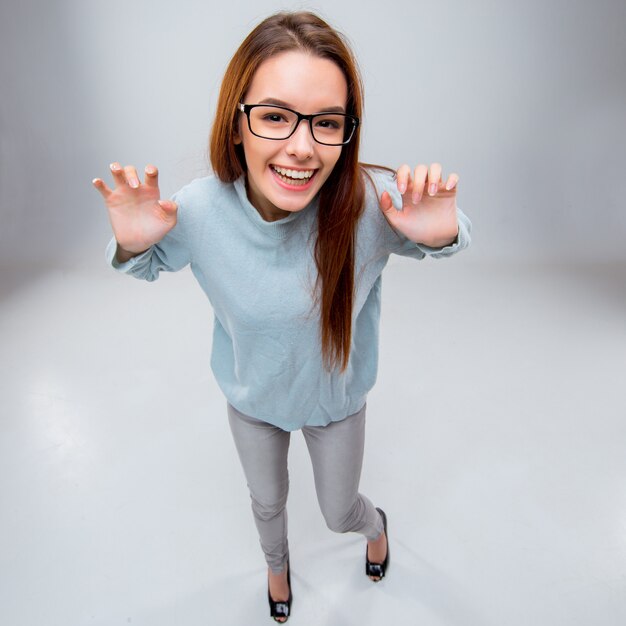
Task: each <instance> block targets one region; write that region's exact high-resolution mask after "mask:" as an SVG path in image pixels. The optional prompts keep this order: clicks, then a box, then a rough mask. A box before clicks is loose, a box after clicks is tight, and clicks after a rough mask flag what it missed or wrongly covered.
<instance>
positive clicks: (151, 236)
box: [92, 163, 178, 255]
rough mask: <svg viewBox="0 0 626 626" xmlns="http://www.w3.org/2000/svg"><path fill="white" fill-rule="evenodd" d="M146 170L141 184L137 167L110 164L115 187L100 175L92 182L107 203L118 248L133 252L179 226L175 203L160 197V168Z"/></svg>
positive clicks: (154, 241)
mask: <svg viewBox="0 0 626 626" xmlns="http://www.w3.org/2000/svg"><path fill="white" fill-rule="evenodd" d="M145 171H146V180H145V182H144V183H143V184H142V183H141V181H140V180H139V177H138V176H137V171H136V170H135V168H134V166H132V165H127V166H126V167H124V168H122V167H121V166H120V164H119V163H111V173H112V174H113V180H114V182H115V189H109V187H107V185H106V184H105V182H104V181H103V180H102V179H100V178H94V179H93V181H92V182H93V185H94V187H95V188H96V189H97V190H98V191H99V192H100V194H101V195H102V197H103V198H104V202H105V203H106V206H107V210H108V212H109V219H110V220H111V226H112V227H113V234H114V235H115V239H116V240H117V243H118V247H119V248H121V249H122V250H123V251H125V252H128V253H131V254H132V255H137V254H140V253H141V252H144V251H145V250H147V249H148V248H149V247H150V246H151V245H153V244H155V243H157V242H159V241H161V239H163V237H165V235H166V234H167V233H168V232H169V231H170V230H171V229H172V228H174V226H175V225H176V212H177V210H178V207H177V206H176V203H175V202H172V201H171V200H160V199H159V195H160V194H159V184H158V171H157V168H156V167H155V166H153V165H147V166H146V170H145Z"/></svg>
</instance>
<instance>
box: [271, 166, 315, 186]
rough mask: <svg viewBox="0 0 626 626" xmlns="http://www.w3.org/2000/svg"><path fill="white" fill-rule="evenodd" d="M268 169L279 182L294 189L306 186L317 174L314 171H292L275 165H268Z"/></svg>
mask: <svg viewBox="0 0 626 626" xmlns="http://www.w3.org/2000/svg"><path fill="white" fill-rule="evenodd" d="M270 167H271V168H272V171H273V172H274V174H276V176H278V178H279V179H280V180H282V181H283V182H284V183H286V184H287V185H293V186H294V187H302V186H304V185H306V184H308V183H309V182H310V181H311V179H312V178H313V176H315V174H316V172H317V170H316V169H311V170H292V169H288V168H285V167H278V166H277V165H270Z"/></svg>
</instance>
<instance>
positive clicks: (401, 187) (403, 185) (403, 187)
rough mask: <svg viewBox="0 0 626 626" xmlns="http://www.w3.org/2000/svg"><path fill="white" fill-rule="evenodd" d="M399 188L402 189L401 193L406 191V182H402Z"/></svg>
mask: <svg viewBox="0 0 626 626" xmlns="http://www.w3.org/2000/svg"><path fill="white" fill-rule="evenodd" d="M398 189H400V193H404V192H405V191H406V184H405V183H400V185H399V187H398Z"/></svg>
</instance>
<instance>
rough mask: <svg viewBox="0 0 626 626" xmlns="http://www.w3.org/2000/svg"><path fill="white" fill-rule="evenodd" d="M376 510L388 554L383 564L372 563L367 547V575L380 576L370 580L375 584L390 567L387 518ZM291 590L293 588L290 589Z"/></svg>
mask: <svg viewBox="0 0 626 626" xmlns="http://www.w3.org/2000/svg"><path fill="white" fill-rule="evenodd" d="M376 510H377V511H378V512H379V513H380V516H381V517H382V518H383V529H384V532H385V537H386V539H387V554H386V555H385V560H384V561H383V562H382V563H370V561H369V560H368V558H367V546H365V573H366V575H367V576H368V577H369V576H378V580H375V579H373V578H370V580H371V581H372V582H374V583H377V582H380V581H381V580H382V579H383V578H384V577H385V571H386V570H387V568H388V566H389V535H388V534H387V516H386V515H385V512H384V511H383V510H382V509H379V508H378V507H376ZM290 588H291V587H290Z"/></svg>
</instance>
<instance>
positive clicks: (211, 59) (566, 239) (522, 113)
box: [0, 0, 626, 276]
mask: <svg viewBox="0 0 626 626" xmlns="http://www.w3.org/2000/svg"><path fill="white" fill-rule="evenodd" d="M281 8H290V9H291V8H310V9H313V10H316V11H318V12H319V13H320V14H321V15H322V16H323V17H325V18H326V19H327V20H329V21H330V22H331V23H332V24H333V25H335V26H336V27H337V28H339V29H340V30H342V31H343V32H345V33H346V34H347V35H348V37H349V39H350V40H351V42H352V43H353V46H354V49H355V51H356V53H357V56H358V58H359V61H360V64H361V68H362V71H363V75H364V78H365V85H366V115H365V120H364V144H363V146H364V148H363V152H362V158H363V160H365V161H369V162H377V163H385V164H387V165H390V166H398V165H400V164H401V163H403V162H409V163H410V164H412V165H415V164H417V163H431V162H433V161H439V162H441V163H442V164H443V166H444V176H445V175H447V173H449V172H451V171H456V172H458V173H459V175H460V183H459V197H458V198H459V199H458V203H459V206H461V207H462V208H463V209H464V210H465V211H466V212H467V213H468V214H469V215H470V217H471V218H472V220H473V222H474V226H475V237H474V245H473V247H472V249H471V250H470V251H469V252H468V253H467V254H468V256H469V255H470V254H471V255H472V258H474V259H476V260H481V261H491V260H493V261H517V260H521V259H526V258H531V259H533V260H537V259H539V260H557V259H561V260H563V261H564V262H569V261H573V260H582V261H594V260H626V246H624V244H623V242H624V239H625V236H626V209H625V207H624V202H623V200H624V197H625V195H626V194H625V193H624V192H625V191H626V176H624V172H625V171H626V158H625V156H624V152H625V150H624V146H625V145H626V67H625V66H626V61H625V60H626V40H625V38H624V37H623V33H624V30H625V27H626V3H625V2H623V0H601V1H600V2H596V3H593V4H592V3H588V2H580V1H575V2H572V1H569V2H567V1H565V0H558V1H552V2H548V3H547V4H545V3H544V2H542V1H539V0H530V1H529V2H525V3H520V2H517V1H510V2H496V1H492V2H486V1H482V2H472V3H469V2H460V1H458V0H448V1H443V2H442V1H439V2H436V3H430V2H428V3H427V2H398V3H381V2H367V1H361V2H356V0H351V1H349V2H345V3H339V2H336V1H332V2H331V1H321V2H317V3H294V2H283V3H278V2H269V1H257V0H255V1H252V0H248V1H243V0H232V1H230V2H227V3H223V2H220V3H215V2H191V1H190V0H179V1H178V2H176V3H171V4H168V3H154V2H148V1H147V0H138V1H134V2H128V1H122V0H110V1H109V2H106V3H104V2H96V1H90V2H87V1H82V2H81V1H78V0H75V1H71V0H58V1H56V2H46V1H44V0H20V1H19V2H18V1H17V0H14V1H13V2H7V0H3V3H2V5H1V9H0V11H1V13H0V42H1V45H2V54H0V78H1V83H0V84H1V86H2V87H1V88H2V96H1V98H0V268H1V269H2V270H3V272H4V273H3V274H2V275H3V276H6V275H7V271H11V268H14V267H15V266H16V265H17V264H20V265H22V266H23V265H24V264H29V265H30V266H38V265H40V264H42V265H45V266H51V265H58V266H69V265H72V266H75V265H81V266H85V265H90V264H92V263H97V264H100V263H102V262H103V248H104V245H105V244H106V242H107V241H108V239H109V237H110V234H111V231H110V227H109V224H108V218H107V216H106V211H105V207H104V204H103V203H102V201H101V199H100V196H99V195H98V193H97V192H96V191H95V189H93V187H92V186H91V179H92V178H94V177H95V176H99V177H103V178H105V179H106V180H108V181H110V177H109V174H108V164H109V163H110V162H111V161H113V160H118V161H120V162H121V163H122V164H130V163H132V164H134V165H136V166H137V167H138V169H139V168H140V169H143V167H144V166H145V165H146V164H147V163H155V164H156V165H158V166H159V168H160V170H161V187H162V191H163V195H164V196H167V195H170V194H171V193H173V192H174V191H176V189H178V188H179V187H180V186H182V185H183V184H185V183H186V182H188V181H189V180H191V179H192V178H195V177H197V176H203V175H205V174H206V173H207V171H208V163H207V160H206V142H207V137H208V133H209V129H210V125H211V121H212V116H213V110H214V103H215V100H216V96H217V91H218V89H219V84H220V80H221V76H222V73H223V71H224V68H225V66H226V64H227V62H228V60H229V58H230V56H231V55H232V54H233V52H234V51H235V49H236V47H237V45H238V44H239V43H240V41H241V40H242V38H243V37H244V36H245V35H246V34H247V33H248V32H249V31H250V29H251V28H252V27H253V26H254V25H255V24H256V23H257V22H258V21H260V19H262V18H263V17H265V16H266V15H268V14H269V13H271V12H274V11H276V10H278V9H281ZM218 16H220V17H218Z"/></svg>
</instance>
